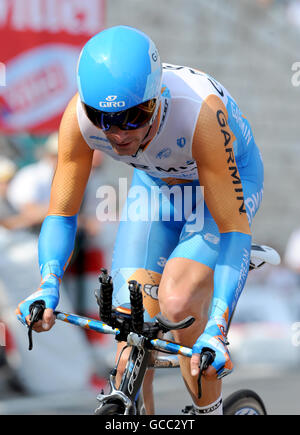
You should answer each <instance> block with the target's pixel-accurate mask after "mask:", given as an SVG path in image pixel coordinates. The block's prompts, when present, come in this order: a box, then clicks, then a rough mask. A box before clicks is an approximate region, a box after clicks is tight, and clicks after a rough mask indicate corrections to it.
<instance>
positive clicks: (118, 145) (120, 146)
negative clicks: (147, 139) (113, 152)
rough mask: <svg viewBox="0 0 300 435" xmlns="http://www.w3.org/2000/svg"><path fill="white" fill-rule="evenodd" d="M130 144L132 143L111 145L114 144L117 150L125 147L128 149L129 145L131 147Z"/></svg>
mask: <svg viewBox="0 0 300 435" xmlns="http://www.w3.org/2000/svg"><path fill="white" fill-rule="evenodd" d="M131 143H132V142H122V143H117V142H114V143H113V144H114V146H116V147H118V148H126V147H128V146H129V145H131Z"/></svg>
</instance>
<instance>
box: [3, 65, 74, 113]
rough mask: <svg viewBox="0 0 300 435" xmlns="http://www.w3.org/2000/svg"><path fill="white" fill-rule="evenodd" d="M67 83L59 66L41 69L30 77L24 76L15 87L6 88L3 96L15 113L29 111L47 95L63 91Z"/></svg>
mask: <svg viewBox="0 0 300 435" xmlns="http://www.w3.org/2000/svg"><path fill="white" fill-rule="evenodd" d="M66 81H67V77H65V74H64V70H63V68H62V66H61V65H60V64H57V65H50V66H49V67H48V68H42V69H40V70H38V71H36V72H33V74H32V75H24V78H23V80H20V81H19V82H18V83H17V84H16V86H15V87H14V88H13V89H12V88H8V90H7V93H6V94H5V96H6V100H7V102H8V104H9V106H10V108H11V109H12V110H13V111H14V112H15V111H20V110H25V109H26V108H27V109H29V108H30V107H32V106H34V105H35V104H38V103H39V102H40V101H42V100H43V99H44V98H46V97H48V95H49V94H52V95H53V94H54V93H57V92H60V91H62V90H63V87H64V85H65V83H66Z"/></svg>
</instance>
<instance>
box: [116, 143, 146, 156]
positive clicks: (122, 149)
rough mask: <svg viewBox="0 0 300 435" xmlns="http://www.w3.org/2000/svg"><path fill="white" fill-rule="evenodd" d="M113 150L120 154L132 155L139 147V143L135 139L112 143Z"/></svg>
mask: <svg viewBox="0 0 300 435" xmlns="http://www.w3.org/2000/svg"><path fill="white" fill-rule="evenodd" d="M111 145H112V147H113V150H114V151H115V152H116V153H117V154H118V155H120V156H132V155H134V154H135V153H136V152H137V150H138V149H139V146H140V144H139V143H138V142H137V141H131V142H127V143H122V144H117V143H112V144H111Z"/></svg>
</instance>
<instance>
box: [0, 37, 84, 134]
mask: <svg viewBox="0 0 300 435" xmlns="http://www.w3.org/2000/svg"><path fill="white" fill-rule="evenodd" d="M78 55H79V48H77V47H73V46H69V45H66V44H44V45H41V46H39V47H37V48H33V49H30V50H28V51H25V52H24V53H21V54H20V55H19V56H17V57H15V58H14V59H12V60H11V61H9V62H8V63H7V64H6V75H7V77H9V82H8V83H7V86H6V87H5V88H0V92H1V97H2V98H3V99H4V101H5V102H6V104H7V106H8V109H9V110H8V111H7V113H6V115H5V119H4V121H5V126H6V128H9V129H10V128H12V129H14V130H16V129H18V130H24V129H26V128H30V127H32V126H36V125H39V124H40V123H42V122H45V121H47V120H49V119H51V118H52V117H53V116H57V115H58V114H60V113H61V111H63V110H64V108H65V106H66V104H67V102H68V101H69V99H70V95H73V94H74V93H75V90H76V81H75V74H74V65H76V61H77V59H78Z"/></svg>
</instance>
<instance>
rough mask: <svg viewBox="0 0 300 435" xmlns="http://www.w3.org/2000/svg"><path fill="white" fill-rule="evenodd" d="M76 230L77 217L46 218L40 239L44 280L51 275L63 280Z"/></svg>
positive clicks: (40, 257) (40, 262)
mask: <svg viewBox="0 0 300 435" xmlns="http://www.w3.org/2000/svg"><path fill="white" fill-rule="evenodd" d="M76 229H77V215H75V216H70V217H69V216H68V217H65V216H47V217H46V219H45V220H44V222H43V225H42V228H41V232H40V237H39V265H40V271H41V274H42V277H43V278H44V277H45V276H46V275H48V274H49V273H53V274H55V275H56V276H57V277H58V278H62V276H63V274H64V271H65V269H66V267H67V263H68V261H69V260H70V257H71V254H72V251H73V248H74V243H75V236H76Z"/></svg>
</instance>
